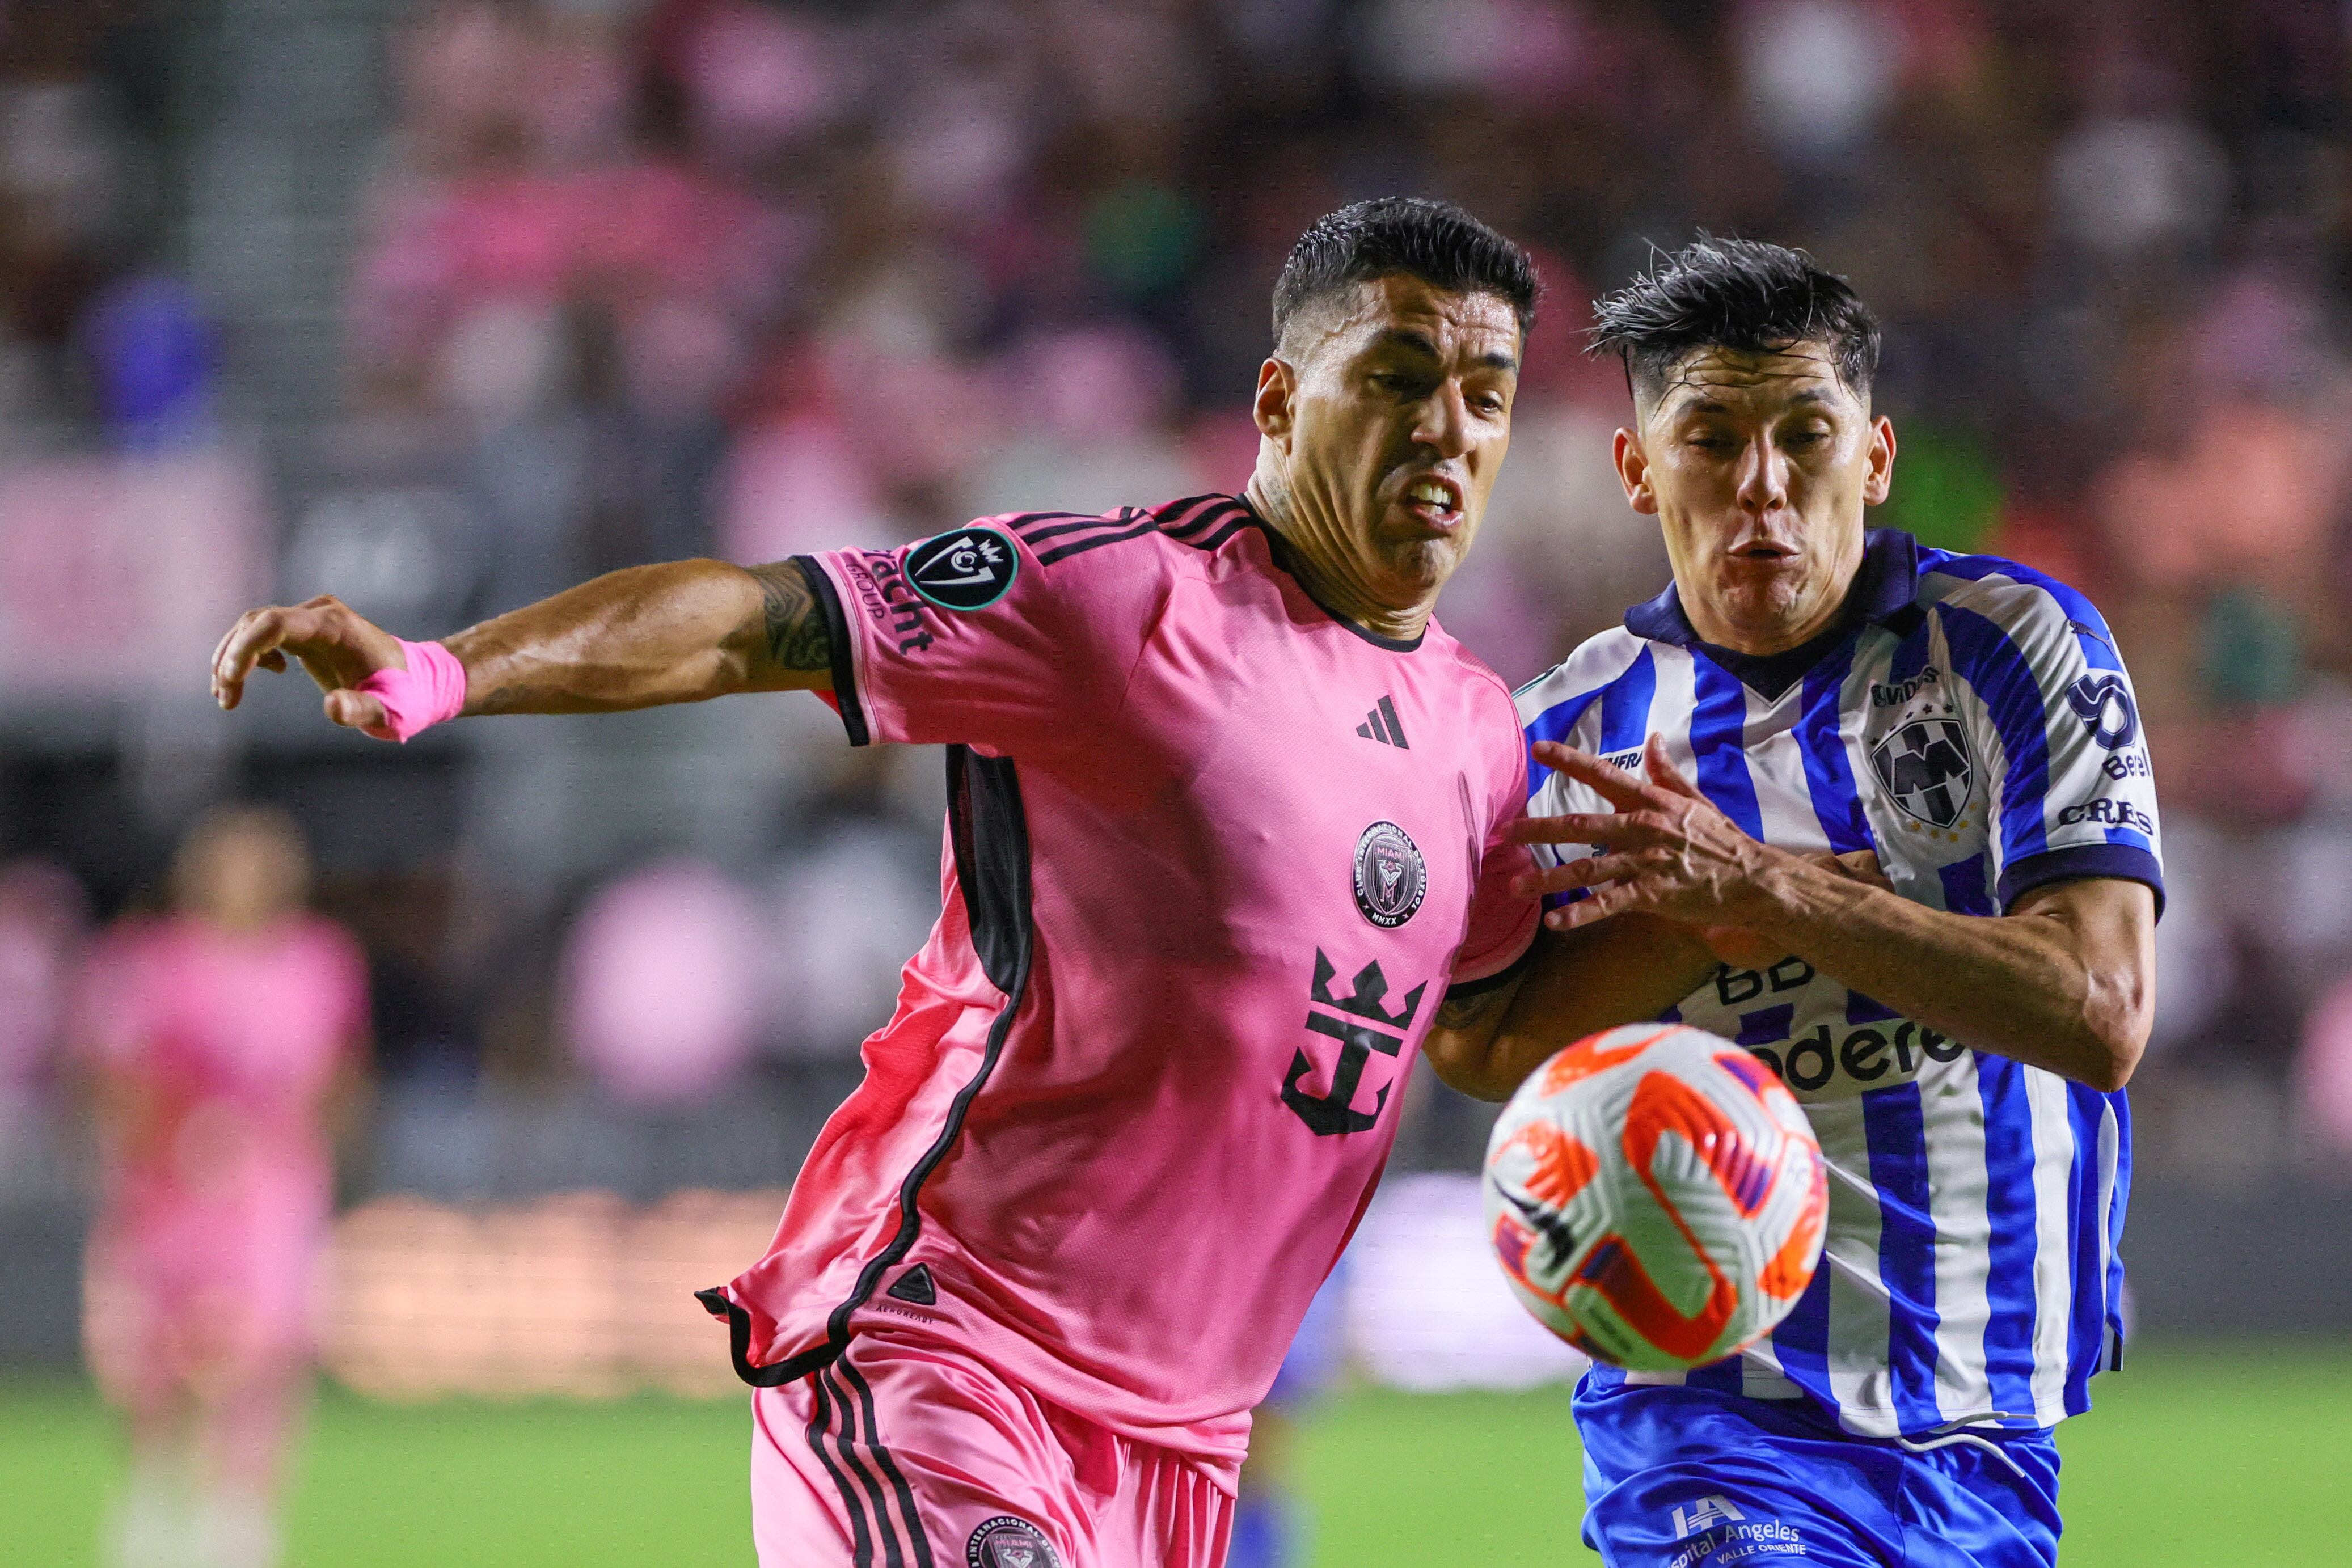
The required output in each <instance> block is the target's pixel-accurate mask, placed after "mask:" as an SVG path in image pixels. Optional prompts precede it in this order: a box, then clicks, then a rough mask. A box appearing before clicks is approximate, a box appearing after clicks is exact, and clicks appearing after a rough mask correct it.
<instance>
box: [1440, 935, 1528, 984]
mask: <svg viewBox="0 0 2352 1568" xmlns="http://www.w3.org/2000/svg"><path fill="white" fill-rule="evenodd" d="M1536 930H1537V923H1536V922H1530V923H1529V924H1528V934H1527V939H1526V940H1525V941H1524V942H1523V943H1522V944H1521V945H1520V946H1519V955H1518V956H1517V957H1516V958H1513V959H1512V960H1511V961H1510V962H1509V963H1507V964H1506V965H1504V966H1503V967H1501V968H1499V969H1496V971H1495V972H1494V973H1492V974H1490V975H1475V976H1473V977H1470V978H1469V979H1466V980H1456V981H1454V983H1453V984H1452V985H1450V986H1448V987H1446V988H1445V999H1446V1000H1447V1001H1449V1002H1458V1001H1460V1000H1461V999H1462V998H1465V997H1475V996H1478V995H1480V994H1482V993H1484V992H1486V991H1491V990H1494V989H1496V988H1497V987H1500V986H1507V985H1509V984H1510V983H1511V982H1512V981H1513V980H1516V979H1517V978H1518V977H1520V976H1521V975H1522V974H1525V973H1526V972H1527V967H1528V965H1529V964H1531V963H1533V962H1535V956H1536Z"/></svg>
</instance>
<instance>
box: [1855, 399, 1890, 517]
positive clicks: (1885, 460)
mask: <svg viewBox="0 0 2352 1568" xmlns="http://www.w3.org/2000/svg"><path fill="white" fill-rule="evenodd" d="M1864 461H1865V462H1866V463H1868V464H1869V465H1870V466H1869V472H1868V473H1866V474H1865V475H1864V477H1863V481H1862V504H1863V505H1864V506H1865V507H1875V506H1877V505H1878V504H1879V503H1880V502H1882V501H1884V500H1885V499H1886V497H1887V493H1888V492H1889V491H1891V490H1893V489H1894V488H1895V422H1894V421H1893V420H1891V419H1888V418H1887V417H1886V416H1885V414H1883V413H1882V414H1880V415H1879V416H1878V417H1877V418H1876V419H1874V420H1873V421H1871V424H1870V453H1869V455H1868V456H1867V457H1866V458H1865V459H1864Z"/></svg>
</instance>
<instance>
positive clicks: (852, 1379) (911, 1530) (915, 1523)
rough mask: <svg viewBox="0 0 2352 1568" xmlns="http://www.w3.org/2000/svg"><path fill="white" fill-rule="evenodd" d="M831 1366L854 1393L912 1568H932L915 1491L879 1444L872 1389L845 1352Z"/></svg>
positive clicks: (879, 1427) (878, 1425) (886, 1446)
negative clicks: (894, 1498) (894, 1503)
mask: <svg viewBox="0 0 2352 1568" xmlns="http://www.w3.org/2000/svg"><path fill="white" fill-rule="evenodd" d="M834 1365H835V1367H837V1368H838V1369H839V1370H840V1372H841V1375H843V1376H844V1377H845V1378H847V1379H848V1380H849V1386H850V1387H852V1388H853V1389H856V1391H857V1405H858V1408H859V1409H860V1410H862V1411H864V1412H865V1415H866V1447H867V1448H871V1449H873V1450H874V1459H875V1463H876V1464H877V1465H878V1466H879V1467H880V1468H881V1471H882V1475H883V1479H886V1480H887V1481H888V1482H889V1483H890V1490H891V1491H892V1492H893V1493H894V1494H896V1495H897V1497H898V1514H899V1517H900V1518H901V1519H903V1520H905V1521H906V1523H907V1539H908V1543H909V1544H911V1545H912V1546H913V1547H914V1550H915V1568H935V1565H934V1564H933V1563H932V1562H931V1543H930V1540H929V1537H928V1536H926V1535H925V1534H924V1533H923V1521H922V1518H921V1516H920V1515H919V1514H918V1513H916V1511H915V1489H914V1488H912V1487H910V1486H908V1484H907V1477H906V1474H905V1472H903V1471H901V1470H900V1469H898V1460H896V1459H894V1458H891V1457H890V1448H889V1445H887V1444H886V1443H885V1442H883V1441H882V1426H881V1422H880V1421H879V1420H878V1419H877V1417H876V1416H875V1414H874V1390H873V1387H872V1386H871V1385H868V1384H867V1383H866V1375H865V1374H864V1373H862V1372H860V1371H858V1370H857V1368H856V1365H855V1364H853V1363H852V1362H851V1361H850V1359H849V1353H848V1352H847V1351H846V1350H845V1351H843V1352H842V1353H841V1359H839V1360H838V1361H836V1362H835V1363H834ZM886 1516H887V1514H886Z"/></svg>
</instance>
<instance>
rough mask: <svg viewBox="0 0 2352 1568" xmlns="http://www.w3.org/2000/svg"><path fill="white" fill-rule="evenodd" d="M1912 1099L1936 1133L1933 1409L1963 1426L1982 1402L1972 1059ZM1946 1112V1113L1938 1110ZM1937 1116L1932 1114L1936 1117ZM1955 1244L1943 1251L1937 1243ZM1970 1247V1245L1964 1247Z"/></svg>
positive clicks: (1945, 1066) (1980, 1194) (1982, 1181)
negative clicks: (1924, 1110)
mask: <svg viewBox="0 0 2352 1568" xmlns="http://www.w3.org/2000/svg"><path fill="white" fill-rule="evenodd" d="M1919 1093H1920V1097H1921V1099H1922V1101H1923V1103H1926V1104H1927V1106H1928V1107H1929V1109H1927V1113H1926V1114H1927V1123H1928V1124H1929V1125H1931V1126H1933V1127H1934V1128H1935V1129H1936V1136H1935V1137H1933V1138H1931V1139H1929V1140H1928V1142H1927V1192H1928V1197H1929V1199H1930V1201H1931V1204H1932V1208H1931V1211H1930V1212H1931V1215H1932V1218H1934V1220H1935V1225H1936V1235H1937V1238H1938V1245H1937V1248H1936V1409H1937V1414H1938V1415H1940V1416H1942V1417H1943V1418H1944V1419H1945V1420H1947V1421H1952V1420H1959V1419H1964V1418H1966V1416H1968V1415H1969V1413H1970V1412H1971V1411H1972V1410H1973V1409H1974V1408H1975V1406H1976V1405H1977V1403H1978V1402H1979V1400H1980V1399H1982V1398H1983V1390H1984V1387H1985V1349H1984V1333H1985V1324H1986V1323H1987V1322H1989V1321H1990V1317H1991V1312H1992V1308H1991V1304H1990V1301H1987V1299H1986V1296H1985V1267H1984V1259H1983V1256H1982V1238H1983V1237H1984V1235H1985V1233H1986V1231H1987V1229H1988V1228H1990V1219H1989V1218H1988V1216H1987V1214H1986V1212H1985V1190H1986V1186H1987V1181H1986V1166H1985V1139H1984V1104H1983V1102H1982V1101H1981V1100H1979V1098H1978V1091H1977V1061H1976V1058H1975V1057H1974V1056H1973V1055H1969V1056H1962V1057H1960V1058H1959V1059H1958V1061H1950V1062H1938V1063H1937V1064H1936V1067H1935V1070H1934V1071H1932V1072H1923V1073H1921V1074H1920V1077H1919ZM1947 1105H1948V1106H1949V1107H1950V1108H1949V1110H1948V1111H1941V1108H1942V1107H1944V1106H1947ZM1939 1111H1940V1113H1939ZM1945 1238H1949V1239H1950V1240H1951V1241H1952V1242H1953V1243H1955V1244H1954V1245H1950V1246H1946V1245H1943V1244H1941V1243H1942V1239H1945ZM1971 1240H1973V1241H1975V1242H1976V1243H1977V1245H1975V1246H1969V1245H1967V1244H1966V1243H1967V1242H1969V1241H1971Z"/></svg>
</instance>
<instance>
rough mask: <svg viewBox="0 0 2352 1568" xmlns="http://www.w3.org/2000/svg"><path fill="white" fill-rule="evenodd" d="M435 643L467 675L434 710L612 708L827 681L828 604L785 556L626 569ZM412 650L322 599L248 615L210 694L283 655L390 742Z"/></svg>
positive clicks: (348, 717)
mask: <svg viewBox="0 0 2352 1568" xmlns="http://www.w3.org/2000/svg"><path fill="white" fill-rule="evenodd" d="M441 645H442V647H444V648H446V651H447V653H448V654H449V655H450V656H451V657H453V658H454V659H455V661H456V664H457V667H458V668H459V669H461V670H462V671H463V675H464V679H463V688H462V697H463V702H462V706H458V707H457V709H456V711H455V712H450V713H443V714H436V717H454V716H461V715H464V716H470V715H478V714H499V713H612V712H618V711H620V710H623V709H627V708H640V707H655V706H660V705H662V704H665V703H683V702H701V701H703V700H705V699H706V698H709V697H715V696H723V695H727V694H729V693H730V692H753V691H793V690H801V691H808V690H814V691H825V690H830V689H831V688H832V685H833V675H832V668H833V648H832V640H831V637H830V635H829V633H828V632H827V631H826V624H825V618H824V607H823V606H822V605H821V604H819V603H818V602H817V600H816V596H815V594H814V591H812V589H811V587H810V584H809V582H808V580H807V577H806V576H805V575H804V574H803V571H802V570H801V568H800V567H798V566H796V565H794V564H793V563H792V562H790V561H777V562H774V563H772V564H770V565H767V566H755V567H748V568H746V567H740V566H730V565H729V564H727V563H726V562H723V561H715V560H688V561H673V562H670V563H667V564H666V565H661V566H640V567H631V568H629V569H627V570H623V571H615V572H610V573H607V574H606V575H605V576H603V577H600V578H597V579H595V580H593V581H590V582H584V583H582V584H581V585H580V586H579V587H577V588H572V589H568V590H566V591H563V592H562V593H559V594H557V595H555V597H553V598H552V599H545V600H541V601H540V602H539V603H537V604H532V605H527V606H525V607H524V608H522V609H520V610H517V611H513V612H510V613H508V614H505V615H501V616H499V617H498V618H497V619H495V620H491V621H486V622H482V623H481V624H480V625H478V626H474V627H471V628H468V629H467V630H466V631H464V632H458V633H457V634H456V635H455V636H453V637H449V638H447V639H446V640H445V641H444V643H442V644H441ZM418 649H419V645H417V644H411V643H404V642H402V641H401V640H400V639H399V638H397V637H395V636H394V635H393V634H392V633H390V632H386V631H384V630H383V628H382V627H380V626H377V625H375V624H374V623H373V622H370V621H368V620H367V619H365V618H364V617H362V615H360V614H359V613H358V612H356V611H354V610H352V608H351V607H350V606H348V605H346V604H344V603H343V602H342V601H341V600H338V599H334V598H332V597H327V596H322V597H320V598H318V599H313V600H310V601H308V602H306V603H302V604H295V605H276V606H271V607H269V608H268V609H262V610H254V611H248V612H247V613H246V614H245V615H244V616H242V617H240V618H239V619H238V621H237V622H236V625H235V626H232V627H231V628H229V632H228V635H226V637H224V638H222V639H221V643H220V646H219V648H218V649H216V650H215V653H214V654H213V667H212V685H213V696H214V699H215V701H217V702H218V703H219V704H220V706H222V707H224V708H233V707H235V706H236V705H237V704H238V702H239V701H241V700H242V699H243V697H244V695H245V684H246V682H247V679H249V678H250V677H251V675H252V674H253V672H254V671H255V670H256V669H263V670H271V671H282V670H284V669H285V668H286V666H287V661H288V660H289V659H291V660H293V661H294V662H296V663H298V664H300V665H301V666H302V668H303V669H304V671H305V672H307V673H308V674H310V678H311V679H312V680H314V681H316V682H317V683H318V684H319V685H320V689H321V690H323V691H324V692H325V693H326V704H325V706H326V715H327V717H328V718H329V719H330V720H331V721H333V722H334V723H336V724H339V725H342V726H345V727H349V728H352V729H361V730H365V731H367V732H368V733H370V734H372V735H377V736H381V737H386V738H394V737H397V736H398V735H401V734H404V733H408V732H409V731H407V730H404V728H403V727H402V726H401V724H400V722H399V719H400V716H399V715H398V714H397V713H396V712H395V711H394V710H395V709H397V708H398V707H399V706H400V704H401V688H400V677H402V676H403V675H408V674H421V672H418V671H415V670H414V669H413V668H412V665H413V664H415V658H414V657H413V654H415V653H416V652H417V651H418ZM428 657H429V655H428ZM453 700H454V697H453Z"/></svg>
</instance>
